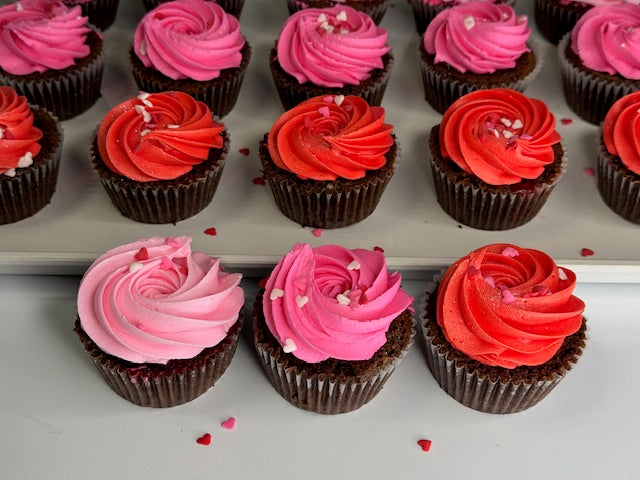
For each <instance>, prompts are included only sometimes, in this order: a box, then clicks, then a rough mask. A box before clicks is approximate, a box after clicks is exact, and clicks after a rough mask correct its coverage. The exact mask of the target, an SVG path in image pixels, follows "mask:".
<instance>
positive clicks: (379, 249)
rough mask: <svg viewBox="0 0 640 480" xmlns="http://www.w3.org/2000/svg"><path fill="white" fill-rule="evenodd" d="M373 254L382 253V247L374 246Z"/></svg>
mask: <svg viewBox="0 0 640 480" xmlns="http://www.w3.org/2000/svg"><path fill="white" fill-rule="evenodd" d="M373 251H374V252H380V253H384V249H383V248H382V247H378V246H375V247H373Z"/></svg>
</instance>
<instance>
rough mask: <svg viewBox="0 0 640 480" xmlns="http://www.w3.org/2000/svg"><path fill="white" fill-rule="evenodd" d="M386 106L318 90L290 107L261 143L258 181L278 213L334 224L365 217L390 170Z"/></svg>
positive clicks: (392, 148)
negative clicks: (268, 192) (264, 185)
mask: <svg viewBox="0 0 640 480" xmlns="http://www.w3.org/2000/svg"><path fill="white" fill-rule="evenodd" d="M384 114H385V112H384V109H383V108H382V107H371V106H369V105H368V104H367V102H365V101H364V100H363V99H362V98H360V97H356V96H347V97H345V96H342V95H338V96H330V95H329V96H321V97H314V98H311V99H309V100H306V101H304V102H302V103H301V104H299V105H298V106H296V107H294V108H292V109H291V110H288V111H287V112H285V113H284V114H282V116H281V117H280V118H279V119H278V120H277V121H276V122H275V123H274V124H273V126H272V127H271V130H270V131H269V133H268V134H267V135H266V136H265V138H264V140H263V141H262V142H261V144H260V160H261V162H262V170H263V176H264V179H265V180H266V181H267V183H268V184H269V186H270V188H271V192H272V193H273V198H274V200H275V202H276V205H277V206H278V208H279V209H280V211H282V213H283V214H284V215H286V216H287V217H289V218H290V219H291V220H293V221H294V222H297V223H299V224H300V225H302V226H311V227H318V228H337V227H344V226H347V225H351V224H354V223H357V222H360V221H361V220H364V219H365V218H366V217H368V216H369V215H371V213H372V212H373V211H374V210H375V208H376V206H377V204H378V202H379V200H380V197H381V196H382V193H383V192H384V189H385V188H386V186H387V184H388V183H389V181H390V180H391V177H392V176H393V173H394V170H395V158H396V151H397V146H396V142H395V137H394V136H393V134H392V130H393V127H392V126H391V125H387V124H385V123H384Z"/></svg>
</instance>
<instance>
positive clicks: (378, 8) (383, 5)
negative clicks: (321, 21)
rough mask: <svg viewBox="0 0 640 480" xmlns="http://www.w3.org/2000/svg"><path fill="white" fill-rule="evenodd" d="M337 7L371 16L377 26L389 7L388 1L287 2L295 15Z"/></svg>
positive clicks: (332, 0)
mask: <svg viewBox="0 0 640 480" xmlns="http://www.w3.org/2000/svg"><path fill="white" fill-rule="evenodd" d="M336 5H338V6H340V5H347V6H349V7H351V8H353V9H354V10H359V11H361V12H364V13H366V14H367V15H369V16H370V17H371V18H372V19H373V21H374V22H375V23H376V24H380V21H381V20H382V17H384V14H385V13H386V12H387V7H388V6H389V5H388V0H356V1H355V2H349V1H346V2H345V1H344V0H338V1H334V0H287V6H288V8H289V14H293V13H295V12H297V11H298V10H302V9H304V8H330V7H334V6H336Z"/></svg>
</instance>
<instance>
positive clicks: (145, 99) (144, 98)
mask: <svg viewBox="0 0 640 480" xmlns="http://www.w3.org/2000/svg"><path fill="white" fill-rule="evenodd" d="M138 100H140V101H141V102H142V103H144V104H145V105H146V106H147V107H149V108H151V107H153V103H151V101H150V100H149V94H148V93H146V92H141V93H140V95H138Z"/></svg>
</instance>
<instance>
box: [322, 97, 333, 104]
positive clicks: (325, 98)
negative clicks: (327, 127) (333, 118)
mask: <svg viewBox="0 0 640 480" xmlns="http://www.w3.org/2000/svg"><path fill="white" fill-rule="evenodd" d="M322 101H323V102H324V103H333V97H332V96H331V95H327V96H325V97H322Z"/></svg>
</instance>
